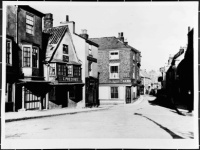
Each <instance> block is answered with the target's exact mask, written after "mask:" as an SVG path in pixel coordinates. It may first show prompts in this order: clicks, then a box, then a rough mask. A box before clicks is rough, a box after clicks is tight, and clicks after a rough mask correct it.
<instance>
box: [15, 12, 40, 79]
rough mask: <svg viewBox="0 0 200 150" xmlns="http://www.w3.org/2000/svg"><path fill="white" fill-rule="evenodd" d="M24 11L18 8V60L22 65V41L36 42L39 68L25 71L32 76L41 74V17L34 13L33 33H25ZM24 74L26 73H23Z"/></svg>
mask: <svg viewBox="0 0 200 150" xmlns="http://www.w3.org/2000/svg"><path fill="white" fill-rule="evenodd" d="M26 12H27V11H25V10H23V9H22V8H20V10H19V13H18V42H19V46H20V49H21V50H20V52H19V56H20V58H19V62H20V66H22V42H23V41H26V42H28V43H30V44H33V43H34V44H36V45H38V46H39V69H36V70H32V72H31V71H29V70H30V69H29V70H26V71H25V73H27V72H29V73H28V74H27V75H30V74H33V75H34V76H43V64H42V58H43V56H42V54H43V52H42V18H41V17H39V16H37V15H35V14H33V13H30V12H29V13H30V14H33V15H34V34H33V35H30V34H27V33H26ZM25 75H26V74H25Z"/></svg>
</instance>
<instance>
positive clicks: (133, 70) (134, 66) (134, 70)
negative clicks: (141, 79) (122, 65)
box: [133, 64, 135, 79]
mask: <svg viewBox="0 0 200 150" xmlns="http://www.w3.org/2000/svg"><path fill="white" fill-rule="evenodd" d="M133 79H135V64H133Z"/></svg>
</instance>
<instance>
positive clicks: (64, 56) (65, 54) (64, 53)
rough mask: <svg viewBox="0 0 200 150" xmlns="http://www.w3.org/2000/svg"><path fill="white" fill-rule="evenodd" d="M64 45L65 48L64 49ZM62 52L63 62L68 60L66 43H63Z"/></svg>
mask: <svg viewBox="0 0 200 150" xmlns="http://www.w3.org/2000/svg"><path fill="white" fill-rule="evenodd" d="M65 47H66V50H65ZM62 53H63V58H62V59H63V61H64V62H69V46H68V45H67V44H63V48H62Z"/></svg>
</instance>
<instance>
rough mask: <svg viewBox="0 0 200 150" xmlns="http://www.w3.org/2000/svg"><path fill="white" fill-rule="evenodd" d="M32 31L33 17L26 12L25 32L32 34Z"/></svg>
mask: <svg viewBox="0 0 200 150" xmlns="http://www.w3.org/2000/svg"><path fill="white" fill-rule="evenodd" d="M33 31H34V18H33V16H32V15H30V14H26V33H29V34H32V35H33Z"/></svg>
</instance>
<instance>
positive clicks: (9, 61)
mask: <svg viewBox="0 0 200 150" xmlns="http://www.w3.org/2000/svg"><path fill="white" fill-rule="evenodd" d="M6 63H7V64H9V65H12V41H11V40H9V39H6Z"/></svg>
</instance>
